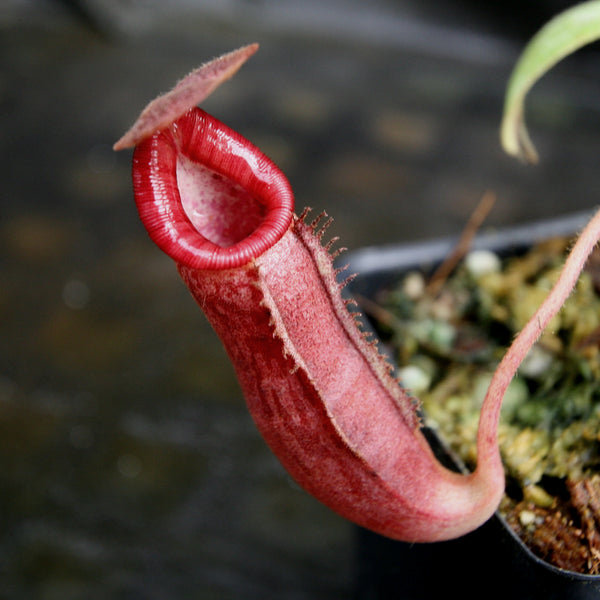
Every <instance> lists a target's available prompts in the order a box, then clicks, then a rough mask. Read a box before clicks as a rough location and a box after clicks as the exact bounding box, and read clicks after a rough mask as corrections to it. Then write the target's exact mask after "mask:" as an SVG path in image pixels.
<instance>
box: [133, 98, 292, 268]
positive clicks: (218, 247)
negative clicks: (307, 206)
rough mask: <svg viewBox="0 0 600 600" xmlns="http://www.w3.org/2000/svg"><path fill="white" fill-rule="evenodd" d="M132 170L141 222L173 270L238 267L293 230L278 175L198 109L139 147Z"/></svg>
mask: <svg viewBox="0 0 600 600" xmlns="http://www.w3.org/2000/svg"><path fill="white" fill-rule="evenodd" d="M133 165H134V166H133V184H134V192H135V198H136V203H137V206H138V210H139V213H140V217H141V219H142V221H143V223H144V225H145V226H146V229H147V230H148V232H149V234H150V237H151V238H152V239H153V240H154V242H155V243H156V244H157V245H158V246H159V247H160V248H161V249H162V250H164V251H165V252H166V253H167V254H169V256H171V257H172V258H173V259H174V260H176V261H177V262H178V263H182V264H185V265H188V266H190V267H192V268H197V269H229V268H234V267H238V266H240V265H243V264H246V263H248V262H249V261H250V260H252V259H253V258H255V257H256V256H259V255H260V254H261V253H262V252H264V250H266V249H267V248H268V247H269V246H271V245H272V244H274V243H275V242H276V241H277V240H278V239H279V238H280V237H281V236H282V235H283V234H284V233H285V231H286V230H287V228H288V227H289V224H290V222H291V219H292V214H293V208H294V198H293V194H292V191H291V189H290V186H289V183H288V181H287V179H286V178H285V176H284V175H283V174H282V173H281V171H280V170H279V169H278V168H277V167H276V166H275V165H274V164H273V162H272V161H271V160H270V159H269V158H267V157H266V156H265V155H264V154H263V153H262V152H260V150H258V149H257V148H255V147H254V146H252V145H251V144H250V143H249V142H248V141H247V140H245V139H244V138H242V137H241V136H240V135H239V134H237V133H236V132H234V131H232V130H231V129H229V128H228V127H226V126H225V125H223V124H222V123H220V122H219V121H217V120H216V119H213V118H212V117H210V116H209V115H207V114H206V113H205V112H204V111H202V110H200V109H198V108H194V109H191V110H190V111H188V112H187V113H186V114H185V115H184V116H183V117H181V118H179V119H178V120H177V121H175V122H174V123H173V124H172V125H171V126H170V127H169V128H167V129H164V130H163V131H161V132H160V133H158V134H156V135H154V136H152V137H150V138H148V139H146V140H144V141H143V142H142V143H141V144H139V145H138V146H137V147H136V149H135V152H134V156H133ZM209 184H210V187H211V188H212V189H210V190H207V188H208V187H209ZM201 191H204V192H205V194H204V197H199V193H200V192H201ZM206 192H211V193H210V194H209V193H206ZM240 195H243V196H244V200H245V201H246V202H245V203H244V204H243V206H242V205H241V203H240V201H239V200H240V198H239V196H240ZM244 209H245V210H244ZM224 227H229V231H226V232H224V231H223V230H224Z"/></svg>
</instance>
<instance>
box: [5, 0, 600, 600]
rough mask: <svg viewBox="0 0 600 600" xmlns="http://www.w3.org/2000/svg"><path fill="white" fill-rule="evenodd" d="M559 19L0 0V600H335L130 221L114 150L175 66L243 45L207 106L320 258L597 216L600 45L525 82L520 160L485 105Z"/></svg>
mask: <svg viewBox="0 0 600 600" xmlns="http://www.w3.org/2000/svg"><path fill="white" fill-rule="evenodd" d="M568 4H570V3H569V2H558V1H554V2H551V1H542V0H539V1H536V2H534V1H529V2H500V1H498V2H486V3H481V2H476V1H473V2H467V1H459V0H454V1H452V0H425V1H417V0H397V1H393V0H375V1H373V2H368V3H367V2H360V1H358V0H308V1H303V2H294V1H293V0H223V1H218V0H212V1H211V0H207V1H200V0H198V1H194V0H174V1H170V2H161V1H159V0H62V1H58V0H55V1H51V0H46V1H42V0H37V1H36V0H29V1H28V0H3V3H2V4H1V5H0V64H1V70H0V106H1V111H0V119H1V122H2V137H1V142H0V143H1V147H2V153H1V157H2V161H1V168H2V172H1V173H0V192H1V197H2V212H1V213H0V214H1V221H0V247H1V253H0V316H1V318H2V338H1V339H2V344H1V346H0V597H1V598H6V599H12V598H15V599H17V598H18V599H22V598H41V599H44V600H54V599H58V598H60V599H61V600H70V599H75V598H77V599H79V598H86V599H89V600H94V599H96V598H97V599H100V598H115V599H118V598H127V599H137V598H140V599H142V598H143V599H163V598H164V599H166V598H169V599H173V598H202V599H213V598H215V599H216V598H218V599H225V600H228V599H254V598H257V599H258V598H260V599H264V598H285V599H290V600H292V599H293V600H301V599H323V600H325V599H328V600H330V599H337V598H352V597H353V586H354V563H353V560H354V546H353V544H354V533H353V529H352V527H351V526H350V525H349V524H348V523H346V522H345V521H343V520H342V519H340V518H338V517H337V516H335V515H334V514H332V513H331V512H330V511H329V510H328V509H326V508H324V507H322V506H321V505H319V504H318V503H317V502H316V501H314V500H313V499H312V498H310V497H309V496H308V495H306V494H305V493H304V492H303V491H301V490H300V489H299V488H298V487H297V486H296V485H295V484H294V483H293V482H292V481H290V479H289V478H288V477H287V475H286V474H285V472H284V471H283V470H282V468H281V467H280V466H279V464H278V463H277V461H276V459H275V458H273V457H272V456H271V454H270V453H269V451H268V450H267V449H266V447H265V445H264V443H263V442H262V440H261V439H260V438H259V436H258V434H257V432H256V431H255V429H254V426H253V424H252V422H251V419H250V417H249V416H248V414H247V412H246V409H245V406H244V403H243V400H242V398H241V395H240V392H239V389H238V387H237V384H236V382H235V380H234V377H233V375H232V370H231V368H230V367H229V365H228V363H227V361H226V358H225V355H224V352H223V351H222V349H221V348H220V346H219V343H218V341H217V340H216V338H215V336H214V335H213V333H212V331H211V330H210V328H209V326H208V325H207V323H206V321H205V320H204V317H203V316H202V314H201V313H200V311H199V310H198V309H197V308H196V306H195V304H194V303H193V302H192V300H191V298H190V297H189V295H188V292H187V290H186V289H185V288H184V286H183V285H182V283H181V282H180V281H179V278H178V276H177V274H176V272H175V269H174V266H173V264H172V263H171V261H170V259H168V258H167V257H165V256H164V255H162V254H161V253H160V251H158V249H157V248H155V247H154V245H153V244H152V243H151V242H150V240H149V239H148V237H147V236H146V233H145V231H144V230H143V228H142V226H141V224H140V223H139V222H138V218H137V215H136V211H135V207H134V204H133V199H132V193H131V182H130V160H131V154H130V153H129V152H122V153H119V154H115V153H113V152H112V150H111V146H112V144H113V142H114V141H115V140H116V139H117V138H118V137H120V135H121V134H122V132H123V131H124V130H125V129H126V128H127V127H128V126H129V125H130V124H131V123H132V122H133V120H134V119H135V117H136V116H137V114H138V113H139V111H140V110H141V108H143V106H144V105H145V104H146V103H147V101H149V100H150V99H151V98H153V97H154V96H156V95H157V94H158V93H159V92H162V91H165V90H167V89H169V88H170V87H171V86H172V84H173V83H174V82H175V81H176V80H177V79H179V78H180V77H181V76H183V75H184V74H185V73H186V72H188V71H189V70H191V69H192V68H193V67H195V66H197V65H198V64H200V63H202V62H204V61H206V60H207V59H209V58H211V57H213V56H215V55H218V54H220V53H222V52H225V51H228V50H231V49H233V48H236V47H238V46H240V45H243V44H246V43H249V42H254V41H258V42H260V44H261V50H260V51H259V53H258V54H257V55H256V56H254V57H253V58H252V59H251V61H250V62H249V63H248V64H247V65H246V66H245V67H244V68H243V69H242V70H241V71H240V73H239V74H238V75H237V76H236V78H235V79H234V80H232V81H231V82H229V83H227V84H226V85H225V86H224V87H223V88H222V89H220V90H219V91H218V92H217V93H216V94H215V95H214V96H213V97H212V98H210V99H209V100H208V101H207V102H206V103H205V105H204V107H205V108H206V109H207V110H208V111H209V112H212V113H213V114H214V115H215V116H217V117H218V118H219V119H221V120H223V121H225V122H226V123H227V124H229V125H230V126H232V127H233V128H234V129H237V130H239V131H240V132H241V133H242V134H243V135H245V136H246V137H248V138H250V139H251V140H252V141H253V142H255V143H256V144H257V145H259V146H260V147H262V149H263V150H264V151H265V152H267V154H269V155H270V156H271V157H272V158H273V159H274V160H275V161H276V162H277V163H278V164H279V165H280V166H281V167H282V169H283V170H284V171H285V172H286V173H287V174H288V176H289V179H290V181H291V183H292V185H293V187H294V190H295V192H296V197H297V204H298V207H299V208H300V209H301V208H302V207H303V206H304V205H310V206H312V207H314V208H315V209H316V210H321V209H327V211H328V212H329V213H330V214H331V215H333V216H334V217H335V223H334V225H333V228H332V234H335V235H339V236H341V238H342V241H343V243H344V245H345V246H348V247H350V248H353V249H356V248H358V247H361V246H368V245H378V244H391V243H398V242H404V241H411V240H416V239H426V238H430V237H435V236H440V235H444V236H445V235H455V234H457V233H458V232H460V230H461V228H462V227H463V225H464V223H465V222H466V220H467V218H468V217H469V215H470V213H471V211H472V210H473V208H474V206H475V204H476V203H477V201H478V200H479V198H480V197H481V196H482V194H484V193H485V192H486V191H487V190H492V191H493V192H495V193H496V195H497V197H498V201H497V205H496V207H495V209H494V211H493V213H492V214H491V215H490V217H489V218H488V220H487V222H486V225H485V227H486V228H497V227H499V226H505V225H510V224H515V223H520V222H527V221H531V220H533V219H537V218H542V217H550V216H558V215H563V214H566V213H569V212H571V211H575V210H581V209H591V208H592V207H593V206H594V205H596V204H597V203H598V197H599V191H600V190H599V189H598V188H599V184H598V180H597V177H596V173H597V168H598V156H600V135H599V133H598V132H599V129H598V126H599V125H600V115H599V111H598V109H599V107H600V81H599V79H598V74H599V71H600V58H599V57H598V56H597V54H596V52H595V50H594V49H591V50H587V51H584V52H580V53H578V54H577V55H576V56H575V57H573V58H570V59H568V60H567V61H565V62H564V63H562V64H561V65H559V67H558V68H557V69H556V70H555V71H553V72H552V74H551V75H550V76H548V77H546V78H545V79H544V80H543V81H542V82H540V84H539V85H538V86H537V87H536V88H535V91H534V93H533V95H532V96H531V98H530V101H529V104H528V112H529V124H530V127H531V131H532V135H533V138H534V140H535V142H536V143H537V145H538V149H539V151H540V155H541V164H540V165H538V166H536V167H526V166H523V165H521V164H519V163H517V162H516V161H514V160H512V159H510V158H508V157H506V156H504V155H503V153H502V151H501V149H500V145H499V141H498V128H499V123H500V117H501V111H502V104H503V91H504V87H505V84H506V81H507V78H508V75H509V73H510V70H511V67H512V65H513V63H514V61H515V59H516V57H517V55H518V53H519V50H520V49H521V48H522V46H523V44H524V43H525V41H526V39H527V38H528V36H530V35H531V34H533V33H534V32H535V31H536V30H537V28H538V27H539V26H540V25H541V24H542V23H543V22H544V21H546V20H547V19H548V18H549V17H550V16H551V15H552V14H554V13H555V12H557V11H558V10H560V9H561V8H563V7H565V6H567V5H568Z"/></svg>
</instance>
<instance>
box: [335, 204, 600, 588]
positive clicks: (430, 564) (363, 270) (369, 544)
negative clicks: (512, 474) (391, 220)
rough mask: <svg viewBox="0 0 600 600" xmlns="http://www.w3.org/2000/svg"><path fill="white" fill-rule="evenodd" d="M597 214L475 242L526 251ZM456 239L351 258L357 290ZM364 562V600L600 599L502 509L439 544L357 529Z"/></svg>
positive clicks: (384, 281) (432, 256) (380, 283)
mask: <svg viewBox="0 0 600 600" xmlns="http://www.w3.org/2000/svg"><path fill="white" fill-rule="evenodd" d="M589 217H590V215H589V214H587V213H586V214H581V213H579V214H574V215H571V216H568V217H565V218H561V219H556V220H550V221H543V222H538V223H533V224H528V225H525V226H520V227H515V228H510V229H503V230H499V231H496V232H492V233H487V234H485V235H481V236H479V237H478V238H477V239H476V240H475V241H474V244H473V246H472V247H473V248H478V249H479V248H487V249H491V250H494V251H495V252H498V253H499V254H501V255H508V254H513V253H519V252H523V251H524V250H526V249H527V248H528V247H529V246H531V245H532V243H535V242H538V241H541V240H544V239H548V238H550V237H555V236H563V235H570V234H573V233H574V232H576V231H577V230H579V229H580V228H581V227H582V226H583V224H585V223H586V222H587V220H588V219H589ZM455 243H456V239H444V240H440V241H436V242H426V243H416V244H409V245H399V246H388V247H380V248H365V249H363V250H359V251H357V252H354V253H351V254H350V255H346V257H345V258H346V259H347V260H349V262H350V271H351V272H355V273H358V274H359V275H358V277H357V278H356V279H355V280H354V281H353V282H352V285H351V289H350V292H351V293H353V294H360V295H362V296H366V297H368V298H369V297H370V298H373V297H374V296H375V294H376V292H377V291H378V290H381V289H382V288H385V287H387V286H389V285H390V284H392V283H393V282H394V281H395V280H397V279H398V278H399V277H401V276H402V275H403V274H404V273H406V272H407V271H408V270H414V269H420V270H422V271H424V272H428V271H430V270H431V269H433V268H435V266H436V265H437V264H439V262H440V261H441V260H442V259H443V258H444V257H445V256H447V255H448V253H449V251H450V250H451V249H452V248H453V246H454V244H455ZM426 434H427V437H428V439H429V440H430V443H431V445H432V447H433V448H434V450H435V451H436V454H438V456H439V457H440V460H442V462H444V463H445V464H447V465H448V466H454V468H456V469H458V466H457V465H456V463H455V462H454V460H453V458H452V457H451V456H450V454H449V453H447V452H446V451H445V449H444V448H443V445H442V443H441V442H440V440H439V439H437V438H436V436H435V434H434V433H433V432H431V431H426ZM356 559H357V581H356V595H355V598H356V600H375V599H381V600H383V599H386V600H387V599H392V598H393V599H403V600H404V599H414V600H417V599H427V600H431V599H434V598H442V597H444V596H445V595H448V594H455V595H457V596H458V597H459V598H461V599H462V600H465V599H470V598H478V599H480V598H488V597H497V598H499V597H505V598H518V599H519V600H520V599H532V600H534V599H538V598H539V599H540V600H541V599H543V600H551V599H561V600H562V599H569V600H578V599H594V598H596V599H600V576H595V575H581V574H579V573H574V572H571V571H565V570H562V569H558V568H556V567H554V566H552V565H550V564H548V563H546V562H545V561H543V560H541V559H540V558H538V557H536V556H535V555H534V554H533V553H532V552H531V551H530V550H529V549H528V548H527V547H526V546H525V545H524V544H523V542H522V541H521V540H520V539H519V538H518V537H517V535H516V534H515V533H514V532H513V531H512V530H511V529H510V527H509V526H508V525H507V524H506V522H505V521H504V519H503V518H502V517H501V516H500V515H498V514H496V515H495V516H494V517H493V518H492V519H490V520H489V521H488V522H487V523H486V524H485V525H483V526H482V527H480V528H479V529H477V530H476V531H474V532H473V533H471V534H469V535H466V536H464V537H462V538H459V539H456V540H451V541H448V542H440V543H435V544H406V543H402V542H396V541H393V540H389V539H386V538H384V537H381V536H379V535H376V534H374V533H372V532H370V531H366V530H363V529H357V556H356Z"/></svg>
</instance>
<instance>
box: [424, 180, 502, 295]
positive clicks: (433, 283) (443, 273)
mask: <svg viewBox="0 0 600 600" xmlns="http://www.w3.org/2000/svg"><path fill="white" fill-rule="evenodd" d="M495 202H496V196H495V194H494V193H493V192H486V193H485V194H484V195H483V197H482V198H481V200H480V201H479V203H478V204H477V206H476V207H475V210H474V211H473V214H472V215H471V216H470V218H469V220H468V221H467V224H466V225H465V228H464V229H463V232H462V234H461V236H460V238H459V239H458V242H457V243H456V246H455V247H454V249H453V250H452V252H451V253H450V254H449V255H448V256H447V257H446V258H445V259H444V261H443V262H442V264H440V266H439V267H438V268H437V269H436V270H435V272H434V273H433V275H432V276H431V279H430V280H429V283H428V284H427V293H428V294H430V295H431V296H436V295H437V294H438V292H439V291H440V289H441V288H442V286H443V285H444V283H445V282H446V280H447V279H448V277H449V276H450V274H451V273H452V271H454V269H455V268H456V265H458V263H459V262H460V261H461V260H462V259H463V257H464V256H465V254H467V252H468V251H469V248H470V247H471V244H472V243H473V238H474V237H475V235H476V233H477V231H478V230H479V228H480V227H481V224H482V223H483V221H485V219H486V217H487V216H488V214H489V213H490V211H491V210H492V208H493V206H494V204H495Z"/></svg>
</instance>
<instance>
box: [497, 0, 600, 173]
mask: <svg viewBox="0 0 600 600" xmlns="http://www.w3.org/2000/svg"><path fill="white" fill-rule="evenodd" d="M598 39H600V0H592V1H591V2H584V3H582V4H577V5H575V6H573V7H572V8H569V9H567V10H565V11H564V12H562V13H560V14H559V15H557V16H556V17H554V18H553V19H552V20H551V21H549V22H548V23H547V24H546V25H544V27H542V29H540V31H539V32H538V33H537V34H536V35H535V36H534V37H533V38H532V39H531V40H530V42H529V43H528V44H527V46H526V47H525V49H524V50H523V53H522V54H521V56H520V58H519V60H518V61H517V64H516V65H515V68H514V69H513V72H512V74H511V76H510V79H509V82H508V87H507V91H506V97H505V101H504V115H503V117H502V126H501V130H500V138H501V142H502V147H503V148H504V150H505V152H507V153H508V154H510V155H511V156H515V157H517V158H520V159H521V160H524V161H527V162H537V159H538V156H537V152H536V150H535V147H534V145H533V143H532V142H531V139H530V138H529V134H528V132H527V128H526V127H525V117H524V102H525V96H526V95H527V93H528V92H529V90H530V89H531V87H532V86H533V85H534V84H535V83H536V81H537V80H538V79H540V78H541V77H542V76H543V75H544V74H545V73H546V72H548V71H549V70H550V69H551V68H552V67H553V66H554V65H555V64H556V63H558V62H559V61H560V60H562V59H563V58H565V57H566V56H568V55H569V54H572V53H573V52H575V51H576V50H578V49H579V48H581V47H582V46H585V45H586V44H589V43H591V42H594V41H596V40H598Z"/></svg>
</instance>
